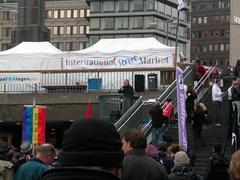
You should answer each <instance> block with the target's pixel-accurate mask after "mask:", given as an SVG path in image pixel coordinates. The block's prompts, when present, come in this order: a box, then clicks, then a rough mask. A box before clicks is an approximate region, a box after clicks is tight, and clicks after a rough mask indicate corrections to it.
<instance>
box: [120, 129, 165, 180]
mask: <svg viewBox="0 0 240 180" xmlns="http://www.w3.org/2000/svg"><path fill="white" fill-rule="evenodd" d="M122 143H123V151H124V153H125V157H124V159H123V168H122V179H123V180H167V179H168V177H167V172H166V169H165V168H164V167H163V165H161V164H160V162H158V161H156V160H154V159H153V158H151V157H149V156H147V155H146V150H145V149H146V147H147V138H146V136H145V135H144V134H143V133H142V132H141V131H139V130H137V129H132V130H129V131H127V132H126V133H125V134H124V135H123V139H122Z"/></svg>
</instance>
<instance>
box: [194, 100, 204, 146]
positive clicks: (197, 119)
mask: <svg viewBox="0 0 240 180" xmlns="http://www.w3.org/2000/svg"><path fill="white" fill-rule="evenodd" d="M204 119H205V114H204V111H203V110H202V108H201V106H200V105H199V104H196V110H195V111H194V112H193V117H192V131H193V139H194V147H195V148H197V146H198V142H200V143H201V145H202V146H203V147H205V144H204V143H203V141H202V137H201V133H202V127H203V124H204Z"/></svg>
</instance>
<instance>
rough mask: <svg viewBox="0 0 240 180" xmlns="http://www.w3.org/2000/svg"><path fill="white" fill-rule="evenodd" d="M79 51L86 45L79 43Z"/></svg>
mask: <svg viewBox="0 0 240 180" xmlns="http://www.w3.org/2000/svg"><path fill="white" fill-rule="evenodd" d="M78 49H79V50H81V49H84V44H83V42H80V43H79V47H78Z"/></svg>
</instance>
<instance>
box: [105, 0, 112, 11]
mask: <svg viewBox="0 0 240 180" xmlns="http://www.w3.org/2000/svg"><path fill="white" fill-rule="evenodd" d="M103 11H104V12H113V11H114V1H104V2H103Z"/></svg>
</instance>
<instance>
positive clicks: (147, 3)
mask: <svg viewBox="0 0 240 180" xmlns="http://www.w3.org/2000/svg"><path fill="white" fill-rule="evenodd" d="M154 2H155V1H152V0H151V1H148V0H144V11H148V10H154Z"/></svg>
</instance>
